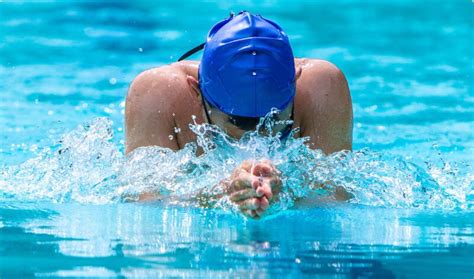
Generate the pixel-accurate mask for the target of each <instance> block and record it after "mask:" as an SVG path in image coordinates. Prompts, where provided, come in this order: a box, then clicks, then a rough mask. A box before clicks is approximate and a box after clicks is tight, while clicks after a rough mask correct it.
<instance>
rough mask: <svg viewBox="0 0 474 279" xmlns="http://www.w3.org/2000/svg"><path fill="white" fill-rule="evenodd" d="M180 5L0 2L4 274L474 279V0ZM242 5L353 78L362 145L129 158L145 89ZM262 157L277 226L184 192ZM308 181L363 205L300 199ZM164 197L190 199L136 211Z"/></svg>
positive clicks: (298, 47)
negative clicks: (281, 178)
mask: <svg viewBox="0 0 474 279" xmlns="http://www.w3.org/2000/svg"><path fill="white" fill-rule="evenodd" d="M182 3H183V4H182V5H179V6H180V7H179V9H178V8H177V3H176V1H160V2H159V3H154V4H152V3H148V2H146V1H144V2H136V3H91V2H88V3H62V2H49V3H23V4H19V3H6V2H5V1H4V2H0V26H1V27H0V92H2V94H1V96H2V100H1V101H0V107H1V109H0V131H1V133H0V277H2V278H3V277H5V278H10V277H30V276H98V275H101V276H110V277H120V276H130V277H156V276H163V277H170V276H176V277H232V276H240V277H249V276H251V277H270V276H273V275H284V276H308V277H312V276H315V275H320V276H321V277H338V278H344V277H368V278H373V277H375V278H380V277H383V278H393V277H403V276H406V277H415V276H422V277H439V278H447V277H449V278H471V277H472V276H473V274H474V264H473V261H472V255H473V252H474V221H473V220H474V211H473V209H474V183H473V173H474V172H473V169H472V158H471V157H472V155H473V150H474V145H473V142H474V141H473V132H472V131H473V123H474V122H473V110H474V109H473V106H472V104H473V102H474V98H473V95H472V88H473V87H472V86H473V78H472V53H473V46H472V42H471V40H470V38H471V37H472V30H473V29H472V28H473V26H472V25H473V22H472V20H470V19H471V18H470V17H471V16H472V8H473V4H472V3H470V2H468V1H449V2H448V1H434V2H432V3H428V4H426V3H424V2H421V1H382V2H377V3H375V1H374V3H368V2H365V3H364V2H359V1H337V3H331V4H330V5H328V4H327V3H318V2H316V1H262V2H261V3H252V2H250V1H242V2H241V3H239V4H227V3H223V2H205V3H200V2H191V1H189V2H182ZM231 10H233V11H240V10H249V11H252V12H255V13H261V14H262V15H264V16H266V17H268V18H270V19H274V20H276V21H278V22H279V23H280V24H281V25H282V26H283V28H284V29H285V30H286V32H287V33H288V34H289V36H290V40H291V43H292V46H293V49H294V52H295V56H297V57H313V58H321V59H327V60H329V61H331V62H333V63H334V64H336V65H337V66H339V67H340V68H341V69H342V70H343V72H344V73H345V74H346V77H347V79H348V82H349V86H350V88H351V92H352V98H353V102H354V152H353V153H352V154H336V155H334V156H330V157H324V156H322V155H321V154H320V153H318V152H309V151H308V150H305V149H304V147H303V144H302V143H301V142H300V141H294V142H290V143H288V146H284V147H279V146H278V144H279V143H278V142H276V143H275V142H271V141H270V142H268V141H266V140H265V139H261V138H252V137H251V138H250V140H253V143H254V144H255V143H257V144H256V145H255V146H257V148H254V149H249V148H248V146H249V144H248V142H241V143H229V142H227V141H226V140H225V139H224V138H220V139H221V140H220V141H219V140H218V141H217V143H215V145H214V147H216V148H215V149H214V150H213V151H210V152H209V153H208V154H206V156H204V157H202V158H196V157H194V156H193V155H192V153H193V147H192V146H190V147H189V148H188V149H185V150H183V151H180V152H177V153H171V152H168V151H166V150H161V149H159V148H148V149H142V150H139V152H136V153H135V154H133V156H132V157H131V158H126V157H124V155H123V110H124V96H125V94H126V91H127V86H128V84H129V83H130V81H131V80H132V79H133V77H134V76H135V75H137V74H138V73H139V72H140V71H143V70H145V69H148V68H151V67H156V66H159V65H163V64H166V63H170V62H173V61H175V60H176V58H177V57H179V55H181V54H182V53H183V52H184V51H186V50H188V49H190V48H191V47H194V46H195V45H197V44H199V43H201V42H202V41H203V39H204V38H205V34H206V32H207V31H208V29H209V27H210V26H211V25H212V24H213V23H215V22H216V21H217V20H219V19H222V18H224V17H226V16H227V14H228V13H229V11H231ZM198 58H199V57H195V59H198ZM199 128H200V127H197V129H196V131H200V129H199ZM201 128H202V127H201ZM275 144H276V145H275ZM268 146H271V147H272V148H268ZM275 146H276V147H275ZM252 156H256V157H265V156H268V157H272V158H273V159H275V160H277V161H278V162H279V167H280V168H281V169H283V170H284V173H285V174H286V176H287V177H288V178H287V179H286V180H285V183H286V185H287V186H286V189H287V193H288V194H287V195H286V196H285V199H283V202H282V203H281V204H279V205H278V206H277V207H276V208H274V212H273V214H272V215H271V216H268V217H267V218H265V219H264V220H260V221H250V220H246V219H245V218H243V217H241V216H240V215H238V214H236V213H234V211H233V210H232V208H230V207H229V206H228V204H226V203H225V202H222V203H220V204H218V206H217V208H216V209H203V208H199V207H195V206H192V205H190V204H188V201H183V200H180V199H177V198H176V197H182V196H186V195H187V194H190V193H191V192H190V190H189V189H197V188H199V187H206V186H209V185H211V184H212V183H214V182H215V181H217V180H219V179H220V178H221V177H222V175H225V174H226V173H228V172H229V171H230V170H231V169H232V167H233V166H235V164H236V163H237V162H238V161H239V160H240V159H244V158H247V157H252ZM308 170H312V171H311V173H310V174H307V173H308ZM303 175H307V176H309V177H310V178H311V179H314V180H323V179H326V178H331V179H333V180H336V181H337V182H338V183H340V184H342V185H344V186H346V187H347V188H348V189H349V190H350V191H351V192H352V193H353V194H354V196H355V198H354V199H353V200H352V201H351V202H349V203H343V204H339V205H332V204H326V205H320V206H317V207H309V208H308V207H302V208H294V207H292V199H294V198H295V197H299V196H305V195H307V194H308V192H307V190H306V189H305V188H304V187H302V186H303V185H300V184H299V183H298V182H301V176H303ZM152 186H153V187H158V186H159V187H162V189H164V190H166V191H167V192H168V193H169V194H170V196H173V197H174V198H173V199H171V200H170V201H169V202H168V203H167V204H164V203H149V204H137V203H124V202H123V196H124V195H128V196H133V195H135V194H136V193H137V192H138V191H140V190H143V189H146V188H147V187H152Z"/></svg>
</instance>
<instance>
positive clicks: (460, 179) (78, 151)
mask: <svg viewBox="0 0 474 279" xmlns="http://www.w3.org/2000/svg"><path fill="white" fill-rule="evenodd" d="M274 124H275V123H274V122H272V121H263V120H262V121H261V123H260V124H259V125H260V127H261V129H258V130H257V131H252V132H248V133H246V134H245V135H244V136H243V137H242V138H241V139H240V140H234V139H232V138H230V137H229V136H227V135H226V134H225V133H224V132H223V131H221V130H220V129H219V128H217V127H215V126H212V125H208V124H201V125H200V124H196V123H195V124H193V125H191V126H190V127H191V129H192V130H193V131H194V133H196V135H197V143H190V144H187V145H186V146H185V147H184V148H183V149H182V150H180V151H177V152H174V151H171V150H170V149H166V148H161V147H142V148H138V149H136V150H135V151H134V152H132V153H131V154H129V155H128V156H124V155H123V154H122V153H121V152H120V147H119V146H117V145H115V144H114V143H113V142H112V138H113V133H112V130H113V129H112V123H111V121H110V120H109V119H107V118H97V119H95V120H93V121H92V122H91V123H89V124H87V125H81V126H79V127H78V128H77V129H75V130H73V131H72V132H70V133H67V134H65V135H64V136H63V137H62V138H61V140H60V141H59V142H58V144H57V145H54V146H52V147H50V148H46V149H44V150H43V151H42V152H41V153H40V154H39V155H38V156H37V157H35V158H32V159H30V160H28V161H26V162H24V163H23V164H21V165H18V166H9V167H5V168H4V169H1V170H0V201H18V200H21V201H37V200H48V201H54V202H58V203H67V202H78V203H99V204H100V203H116V202H123V201H130V200H132V201H133V200H137V199H139V197H140V195H142V194H143V193H156V194H159V197H160V198H161V199H162V200H163V201H167V202H173V203H178V204H189V203H197V204H200V203H202V200H198V199H196V198H195V197H196V196H199V195H201V196H203V195H204V196H206V195H207V196H216V197H219V198H216V199H215V200H213V201H212V204H213V205H214V206H217V207H222V208H225V209H232V208H233V205H232V203H231V202H229V201H228V199H227V198H226V196H225V195H223V193H222V189H221V188H220V187H219V186H216V185H219V182H220V181H221V180H223V179H225V178H227V177H229V175H230V174H231V173H232V171H233V169H234V168H235V167H236V166H238V165H239V164H240V163H241V162H242V161H244V160H249V159H250V160H260V159H263V158H266V159H270V160H271V161H272V162H273V163H274V164H275V165H276V166H277V167H278V168H279V170H281V171H282V173H283V189H282V193H281V195H280V201H279V202H277V203H275V204H274V205H273V206H272V208H271V210H270V212H276V211H280V210H283V209H285V208H289V207H292V206H293V205H294V203H295V201H297V200H301V199H305V198H306V197H308V196H310V195H311V196H314V195H318V196H321V197H324V196H329V195H331V193H332V192H333V191H334V187H335V186H336V185H338V186H342V187H344V188H345V189H346V190H347V191H348V192H350V193H351V194H352V195H353V196H354V197H353V198H352V199H351V200H350V201H349V202H351V203H358V204H363V205H369V206H381V207H397V208H438V209H470V210H472V209H474V182H473V181H474V174H473V172H472V168H471V166H470V165H469V164H467V163H452V162H446V161H444V160H443V159H442V158H441V157H439V160H438V161H427V162H426V163H425V164H424V165H420V164H415V163H413V162H409V161H407V160H405V159H403V158H402V157H398V156H394V155H390V154H384V153H380V152H375V151H371V150H368V149H363V150H359V151H354V152H344V151H343V152H338V153H334V154H332V155H330V156H325V155H324V154H323V153H322V152H321V151H319V150H311V149H309V148H308V147H307V146H306V145H305V142H306V141H307V140H308V139H307V138H297V139H293V138H291V137H290V139H288V140H286V141H280V139H279V137H278V135H272V134H271V127H272V125H274ZM259 130H260V132H258V131H259ZM262 130H263V131H266V134H267V135H266V136H262V133H261V131H262ZM297 132H298V130H297V129H296V130H294V131H293V132H292V133H293V134H295V133H297ZM198 148H201V149H202V150H204V153H203V154H202V155H201V156H196V155H195V154H196V151H197V150H198ZM328 182H331V183H328ZM321 184H325V185H326V188H325V189H321V188H320V187H319V186H320V185H321ZM221 196H222V197H221ZM207 202H208V204H209V201H207Z"/></svg>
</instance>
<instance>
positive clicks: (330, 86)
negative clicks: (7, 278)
mask: <svg viewBox="0 0 474 279" xmlns="http://www.w3.org/2000/svg"><path fill="white" fill-rule="evenodd" d="M198 66H199V63H198V62H195V61H186V62H184V61H183V62H178V63H174V64H171V65H166V66H162V67H159V68H154V69H150V70H147V71H144V72H142V73H141V74H139V75H138V76H137V77H136V78H135V80H134V81H133V82H132V84H131V86H130V88H129V92H128V95H127V100H126V109H125V132H126V152H127V153H129V152H131V151H133V150H134V149H136V148H138V147H141V146H150V145H157V146H161V147H167V148H170V149H172V150H178V149H181V148H182V147H184V145H185V144H186V143H189V142H193V141H195V140H196V135H195V134H194V133H193V132H192V131H191V130H190V129H189V126H188V125H189V123H192V121H193V116H194V119H195V121H196V122H197V123H207V122H208V121H209V119H207V117H206V114H205V112H204V107H203V102H202V99H201V98H202V97H201V96H202V95H201V92H200V89H199V83H198V80H197V70H198ZM295 66H296V67H295V72H296V77H295V79H296V82H295V84H296V95H295V98H294V101H293V102H294V116H293V119H294V123H293V128H295V127H299V128H300V133H299V135H297V136H301V137H310V141H309V142H308V146H309V147H310V148H313V149H316V148H317V149H321V150H322V151H323V152H325V153H326V154H330V153H333V152H337V151H340V150H351V149H352V102H351V96H350V92H349V88H348V86H347V81H346V79H345V77H344V75H343V74H342V72H341V71H340V70H339V69H338V68H337V67H336V66H334V65H333V64H331V63H329V62H327V61H323V60H314V59H295ZM208 110H209V112H210V114H209V117H210V118H211V119H210V120H211V122H212V123H213V124H215V125H217V126H219V127H221V128H222V129H224V130H225V131H226V133H228V134H229V135H230V136H232V137H235V138H240V136H241V135H242V134H243V133H244V132H245V131H244V130H242V129H240V128H239V127H236V126H234V125H232V123H230V122H229V121H228V116H227V115H226V114H225V113H222V112H220V111H219V110H218V109H209V107H208ZM290 115H291V108H289V107H288V108H287V109H285V110H284V111H283V112H281V114H280V119H282V120H285V119H288V118H289V117H290ZM176 128H178V129H179V130H180V132H179V133H175V130H176ZM280 128H281V127H275V129H276V130H279V129H280ZM249 166H251V167H249ZM280 176H281V174H280V172H279V171H278V170H277V169H276V167H275V166H274V165H273V164H272V163H271V162H270V161H268V160H266V161H259V162H242V164H241V165H240V166H238V167H237V168H236V169H235V171H234V172H233V174H232V176H231V177H230V178H229V179H227V180H225V181H223V183H222V186H223V187H224V188H225V190H226V193H227V194H228V195H229V198H230V199H231V200H232V201H234V202H235V203H236V205H237V206H239V208H240V209H241V210H242V212H243V213H245V214H247V215H248V216H251V217H258V216H261V215H262V214H263V213H264V211H265V209H267V208H268V205H269V204H270V203H271V202H272V200H275V198H276V197H277V194H278V192H279V189H280V186H281V179H280ZM278 181H280V182H278ZM277 182H278V183H277ZM278 185H280V186H278Z"/></svg>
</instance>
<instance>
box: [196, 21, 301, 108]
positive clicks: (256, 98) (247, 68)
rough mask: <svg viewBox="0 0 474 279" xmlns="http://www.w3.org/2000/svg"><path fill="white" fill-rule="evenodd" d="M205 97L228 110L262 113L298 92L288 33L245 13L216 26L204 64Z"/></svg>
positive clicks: (201, 78) (201, 67) (202, 83)
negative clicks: (296, 90)
mask: <svg viewBox="0 0 474 279" xmlns="http://www.w3.org/2000/svg"><path fill="white" fill-rule="evenodd" d="M199 84H200V87H201V91H202V94H203V95H204V98H205V99H206V100H207V101H208V102H209V103H210V104H211V105H213V106H214V107H217V108H218V109H220V110H221V111H223V112H225V113H226V114H230V115H235V116H244V117H262V116H265V115H266V114H267V113H268V112H270V110H271V109H272V108H277V109H279V110H283V109H285V108H286V107H287V106H288V104H289V103H290V102H291V101H292V100H293V98H294V96H295V62H294V57H293V52H292V50H291V46H290V42H289V40H288V36H287V35H286V34H285V32H284V31H283V30H282V28H281V27H280V26H278V24H276V23H275V22H272V21H270V20H268V19H265V18H263V17H262V16H260V15H253V14H251V13H249V12H240V13H239V14H237V15H235V16H234V15H231V16H230V17H229V18H228V19H225V20H223V21H221V22H219V23H217V24H216V25H214V26H213V27H212V29H211V30H210V31H209V34H208V35H207V40H206V43H205V44H204V53H203V56H202V60H201V64H200V65H199Z"/></svg>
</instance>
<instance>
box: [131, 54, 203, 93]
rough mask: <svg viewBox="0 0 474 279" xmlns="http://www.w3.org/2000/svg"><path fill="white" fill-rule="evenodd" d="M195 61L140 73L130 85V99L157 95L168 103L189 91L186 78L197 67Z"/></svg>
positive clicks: (168, 65)
mask: <svg viewBox="0 0 474 279" xmlns="http://www.w3.org/2000/svg"><path fill="white" fill-rule="evenodd" d="M192 62H194V61H186V62H184V63H183V62H177V63H172V64H167V65H162V66H158V67H154V68H150V69H147V70H145V71H143V72H141V73H139V74H138V75H137V76H136V77H135V78H134V79H133V81H132V82H131V83H130V86H129V90H128V95H127V97H128V98H142V97H144V96H145V95H150V94H151V95H157V96H156V97H163V98H166V99H167V100H168V101H171V100H172V99H174V98H176V97H178V96H179V95H180V94H182V93H183V92H185V91H187V89H188V88H187V87H188V85H187V81H186V76H187V75H192V74H193V72H194V70H193V69H194V68H196V70H195V72H196V73H195V74H196V76H197V67H198V65H199V64H198V63H197V65H196V66H194V64H195V63H192Z"/></svg>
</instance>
